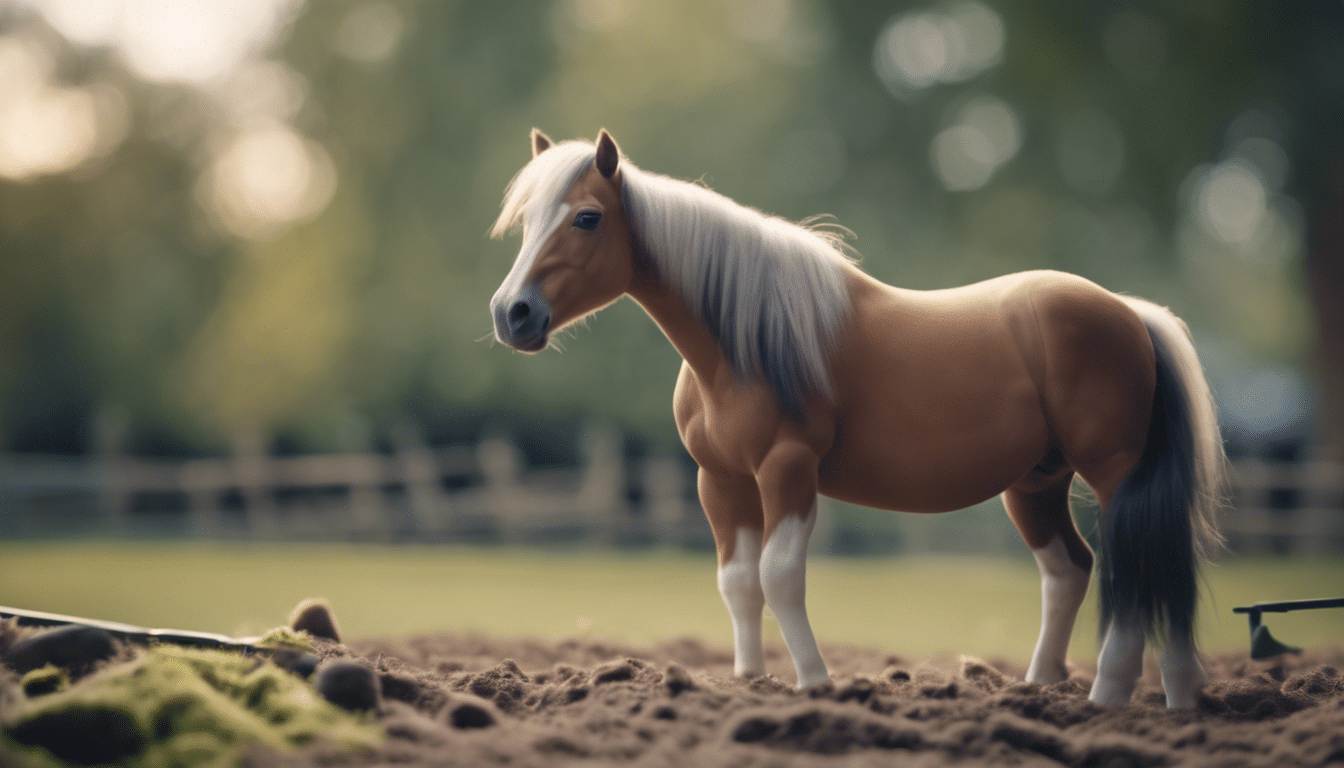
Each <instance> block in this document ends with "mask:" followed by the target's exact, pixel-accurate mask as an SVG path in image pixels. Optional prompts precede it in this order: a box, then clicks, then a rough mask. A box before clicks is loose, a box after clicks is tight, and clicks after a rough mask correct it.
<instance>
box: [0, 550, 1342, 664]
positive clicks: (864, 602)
mask: <svg viewBox="0 0 1344 768" xmlns="http://www.w3.org/2000/svg"><path fill="white" fill-rule="evenodd" d="M1205 576H1206V583H1207V584H1206V586H1207V589H1206V592H1205V595H1204V602H1203V604H1202V607H1201V611H1202V613H1201V624H1200V627H1201V630H1200V640H1201V642H1202V643H1203V646H1204V648H1205V650H1208V651H1245V650H1246V649H1247V648H1249V632H1248V630H1247V624H1246V619H1245V617H1244V616H1243V615H1240V614H1233V613H1232V612H1231V609H1232V607H1233V606H1234V605H1242V604H1249V603H1251V602H1256V601H1267V600H1279V599H1286V598H1306V597H1323V596H1333V595H1339V594H1344V564H1342V563H1340V562H1339V561H1338V559H1335V558H1330V559H1322V558H1297V559H1292V560H1288V559H1282V558H1254V559H1252V558H1226V559H1224V560H1223V561H1221V562H1218V563H1216V564H1214V565H1212V566H1211V567H1209V568H1207V569H1206V571H1205ZM1093 592H1095V584H1094V589H1093ZM313 596H322V597H326V598H327V599H329V600H330V601H331V603H332V605H333V607H334V609H335V611H336V615H337V618H338V620H339V621H340V624H341V628H342V631H343V632H344V633H345V635H346V637H351V638H368V637H400V636H407V635H412V634H417V633H418V634H428V633H433V632H439V631H452V632H476V633H483V634H487V635H494V636H512V637H535V638H539V639H555V638H563V637H572V636H592V637H598V638H602V639H604V640H613V641H622V642H628V643H634V644H641V645H651V644H654V643H657V642H661V641H666V640H670V639H674V638H677V637H700V638H705V639H708V640H710V641H714V642H718V643H719V644H721V645H722V646H724V647H731V642H732V635H731V632H730V627H729V623H728V621H727V616H726V612H725V611H724V608H723V605H722V604H721V603H720V601H719V596H718V592H717V589H716V588H715V582H714V558H713V556H712V555H710V554H707V553H704V554H691V553H677V552H670V551H656V552H652V553H643V554H630V553H619V552H611V551H609V550H581V551H569V552H555V551H539V550H536V549H527V548H464V547H415V546H401V547H381V546H334V545H224V544H215V545H202V544H190V545H188V544H181V543H171V542H154V543H138V544H126V543H70V542H67V543H36V544H35V543H27V544H24V545H22V546H19V545H14V544H6V545H3V546H0V604H4V605H20V606H40V607H41V608H42V609H43V610H48V611H56V612H62V613H72V614H75V615H82V616H89V617H94V618H102V619H110V620H116V621H124V622H129V623H135V624H140V625H142V626H165V627H173V628H178V629H195V630H200V631H214V632H223V633H226V634H240V635H246V634H251V633H261V632H264V631H265V630H267V629H269V628H270V627H273V626H277V625H279V624H282V623H284V621H285V619H286V618H287V616H288V614H289V611H290V610H292V609H293V607H294V605H296V604H297V603H298V602H299V601H300V600H301V599H303V598H307V597H313ZM808 605H809V610H810V614H811V617H812V622H813V627H814V628H815V631H816V633H817V635H818V637H819V638H820V639H821V640H822V641H823V642H829V643H851V644H858V645H871V646H875V647H878V648H882V649H885V650H887V651H890V652H891V653H894V654H898V655H901V656H906V657H915V658H920V657H923V656H926V655H929V654H938V653H943V654H946V653H950V654H958V653H966V654H971V655H976V656H982V657H994V656H998V657H1006V658H1011V659H1017V660H1025V659H1026V658H1027V657H1028V656H1029V654H1030V651H1031V648H1032V647H1033V646H1034V643H1035V639H1036V637H1035V633H1036V630H1037V628H1038V626H1039V624H1038V616H1039V611H1040V578H1039V576H1038V575H1037V573H1036V567H1035V564H1034V563H1033V562H1032V561H1030V560H1029V559H1027V558H992V557H969V556H936V555H935V556H903V557H897V558H828V557H814V558H813V559H811V560H810V561H809V563H808ZM768 615H769V614H768V611H767V617H768ZM1095 617H1096V605H1095V595H1094V594H1089V597H1088V600H1087V602H1086V603H1084V605H1083V608H1082V611H1081V613H1080V615H1079V621H1078V625H1077V626H1076V628H1075V630H1074V635H1073V641H1072V644H1071V646H1070V649H1071V654H1070V658H1071V659H1072V660H1074V661H1076V662H1078V663H1081V664H1083V665H1089V664H1092V663H1093V660H1094V659H1095V653H1096V643H1095V638H1094V631H1095V630H1094V627H1095ZM1265 623H1267V624H1269V625H1270V627H1271V629H1272V630H1273V632H1274V633H1275V636H1276V637H1279V638H1280V639H1283V640H1285V641H1286V642H1289V643H1291V644H1296V645H1303V646H1306V647H1330V646H1336V645H1338V644H1339V643H1340V642H1341V638H1344V611H1339V610H1333V611H1303V612H1298V613H1291V614H1266V615H1265ZM765 638H766V641H767V643H771V644H774V645H777V646H779V645H781V643H780V640H779V636H778V632H777V630H776V629H775V627H774V625H773V621H767V629H766V634H765Z"/></svg>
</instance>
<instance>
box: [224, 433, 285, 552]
mask: <svg viewBox="0 0 1344 768" xmlns="http://www.w3.org/2000/svg"><path fill="white" fill-rule="evenodd" d="M265 443H266V438H265V435H263V434H262V432H261V430H260V429H255V428H252V429H245V430H241V431H239V432H235V433H234V435H233V445H232V448H233V457H232V462H231V463H232V470H233V472H232V474H233V481H234V482H235V483H237V485H238V492H239V494H240V495H241V496H242V497H243V507H244V516H245V519H246V520H247V529H248V535H249V536H251V537H252V538H261V539H272V538H275V534H276V532H277V530H278V528H279V526H278V524H277V523H278V522H279V521H278V520H277V519H276V517H277V513H278V510H277V509H276V504H275V496H274V494H273V490H274V483H273V482H272V478H271V472H270V471H269V470H270V467H269V465H268V458H269V451H267V450H266V445H265Z"/></svg>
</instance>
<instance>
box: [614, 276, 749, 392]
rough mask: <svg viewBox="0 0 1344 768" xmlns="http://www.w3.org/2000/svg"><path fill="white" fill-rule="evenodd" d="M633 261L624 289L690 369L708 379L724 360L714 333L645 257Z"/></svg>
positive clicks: (700, 376)
mask: <svg viewBox="0 0 1344 768" xmlns="http://www.w3.org/2000/svg"><path fill="white" fill-rule="evenodd" d="M636 264H637V267H636V270H635V276H634V279H633V280H632V281H631V282H630V288H629V289H628V291H627V292H628V293H629V294H630V297H631V298H632V299H634V300H635V301H636V302H638V303H639V305H640V306H641V307H643V308H644V311H645V312H648V313H649V317H652V318H653V321H654V322H655V323H657V324H658V327H659V328H660V329H662V331H663V334H664V335H665V336H667V340H668V341H670V342H672V346H673V347H675V348H676V350H677V352H678V353H679V354H680V355H681V357H682V359H683V360H685V361H686V363H687V364H688V365H690V366H691V370H692V371H693V372H694V373H695V374H696V375H697V376H698V377H699V378H700V379H702V380H704V381H712V380H713V378H714V374H715V372H716V371H717V370H718V368H719V366H720V364H722V363H723V362H725V359H724V356H723V352H722V350H721V349H720V347H719V342H718V341H717V340H716V339H715V338H714V334H713V333H711V332H710V330H709V328H708V327H707V326H705V324H704V323H702V322H700V321H699V320H698V319H697V318H696V317H695V314H694V313H692V312H691V310H690V308H689V307H687V306H686V301H685V300H684V299H682V297H681V293H680V292H679V291H678V290H677V289H676V288H675V287H673V286H672V285H669V284H668V283H667V281H665V280H663V279H662V277H660V276H659V275H658V272H657V270H656V269H655V268H654V267H653V264H652V262H651V261H650V260H649V259H648V258H647V257H636Z"/></svg>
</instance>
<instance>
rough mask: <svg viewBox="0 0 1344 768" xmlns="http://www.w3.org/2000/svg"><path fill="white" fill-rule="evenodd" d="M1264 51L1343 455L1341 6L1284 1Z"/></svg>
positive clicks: (1321, 402) (1329, 404)
mask: <svg viewBox="0 0 1344 768" xmlns="http://www.w3.org/2000/svg"><path fill="white" fill-rule="evenodd" d="M1268 12H1269V13H1271V14H1274V15H1275V16H1276V18H1274V22H1276V23H1275V24H1274V27H1273V28H1274V30H1275V34H1273V35H1271V36H1270V37H1269V38H1268V43H1267V46H1266V47H1267V49H1268V50H1267V51H1266V56H1267V58H1269V59H1270V60H1271V61H1278V62H1281V71H1280V72H1279V73H1278V75H1279V76H1278V78H1277V81H1278V83H1280V84H1281V86H1280V87H1281V88H1282V92H1283V98H1284V100H1285V102H1286V106H1287V107H1288V109H1289V110H1290V112H1291V114H1292V115H1293V117H1294V128H1295V130H1294V132H1293V139H1294V141H1293V158H1294V161H1295V162H1294V167H1295V168H1296V169H1297V182H1296V184H1295V185H1294V187H1295V191H1296V193H1297V196H1298V199H1300V200H1301V201H1302V204H1303V207H1304V209H1305V215H1306V221H1307V235H1308V236H1307V249H1306V277H1307V286H1308V291H1309V296H1310V297H1311V300H1312V307H1313V309H1314V319H1315V323H1314V325H1315V331H1316V338H1315V358H1314V362H1315V367H1316V382H1317V407H1318V408H1319V410H1320V417H1321V420H1320V426H1319V430H1320V435H1319V438H1320V442H1321V450H1322V453H1323V454H1324V455H1325V456H1327V457H1329V458H1332V459H1335V460H1337V461H1338V460H1344V4H1341V3H1287V4H1284V5H1282V6H1274V7H1273V9H1272V10H1270V11H1268Z"/></svg>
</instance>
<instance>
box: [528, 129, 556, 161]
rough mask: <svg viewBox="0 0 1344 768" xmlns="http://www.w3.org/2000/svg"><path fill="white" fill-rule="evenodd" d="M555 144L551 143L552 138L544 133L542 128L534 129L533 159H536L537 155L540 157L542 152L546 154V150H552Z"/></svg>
mask: <svg viewBox="0 0 1344 768" xmlns="http://www.w3.org/2000/svg"><path fill="white" fill-rule="evenodd" d="M553 143H554V142H553V141H551V137H549V136H547V135H546V134H544V133H542V132H541V129H540V128H533V129H532V156H533V157H536V156H537V155H540V154H541V153H542V152H545V151H546V150H548V149H550V148H551V144H553Z"/></svg>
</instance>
